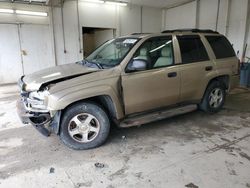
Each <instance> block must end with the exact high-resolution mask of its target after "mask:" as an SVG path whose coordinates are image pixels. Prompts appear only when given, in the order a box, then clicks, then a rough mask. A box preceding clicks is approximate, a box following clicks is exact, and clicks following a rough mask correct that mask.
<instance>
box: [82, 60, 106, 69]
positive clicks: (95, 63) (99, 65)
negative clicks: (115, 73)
mask: <svg viewBox="0 0 250 188" xmlns="http://www.w3.org/2000/svg"><path fill="white" fill-rule="evenodd" d="M84 61H85V64H86V63H90V64H94V65H96V66H97V67H98V68H99V69H103V66H102V64H100V63H97V62H92V61H88V60H86V59H84Z"/></svg>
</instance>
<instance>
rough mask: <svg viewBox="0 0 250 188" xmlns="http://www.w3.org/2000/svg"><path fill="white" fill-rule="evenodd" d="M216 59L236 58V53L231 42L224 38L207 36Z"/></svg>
mask: <svg viewBox="0 0 250 188" xmlns="http://www.w3.org/2000/svg"><path fill="white" fill-rule="evenodd" d="M206 39H207V40H208V42H209V44H210V45H211V47H212V49H213V51H214V54H215V57H216V59H222V58H227V57H234V56H235V52H234V49H233V47H232V45H231V44H230V42H229V41H228V40H227V39H226V37H224V36H206Z"/></svg>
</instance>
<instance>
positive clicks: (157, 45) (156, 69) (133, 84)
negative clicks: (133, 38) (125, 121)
mask: <svg viewBox="0 0 250 188" xmlns="http://www.w3.org/2000/svg"><path fill="white" fill-rule="evenodd" d="M133 59H142V60H144V61H146V62H147V64H148V66H147V70H143V71H137V72H132V73H124V74H123V75H122V87H123V97H124V106H125V113H126V115H128V114H132V113H136V112H144V111H148V110H154V109H157V108H161V107H165V106H168V105H172V104H176V103H177V102H178V100H179V94H180V91H179V84H180V74H179V70H178V69H179V68H178V66H176V65H175V64H174V55H173V46H172V37H170V36H169V37H161V38H159V37H157V38H152V39H149V40H148V41H146V42H145V43H143V44H142V46H141V47H140V48H139V49H138V50H137V51H136V53H135V54H134V56H133ZM131 62H132V60H131ZM131 62H129V63H131ZM128 66H129V65H128ZM125 72H126V71H125Z"/></svg>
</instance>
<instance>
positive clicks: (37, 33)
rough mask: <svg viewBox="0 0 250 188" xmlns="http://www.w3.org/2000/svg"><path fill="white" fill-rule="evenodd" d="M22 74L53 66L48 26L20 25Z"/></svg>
mask: <svg viewBox="0 0 250 188" xmlns="http://www.w3.org/2000/svg"><path fill="white" fill-rule="evenodd" d="M20 33H21V47H22V56H23V67H24V74H30V73H33V72H35V71H38V70H41V69H44V68H47V67H50V66H55V62H54V58H53V47H52V42H51V41H52V40H51V35H50V33H51V32H50V29H49V26H48V25H29V24H22V25H20Z"/></svg>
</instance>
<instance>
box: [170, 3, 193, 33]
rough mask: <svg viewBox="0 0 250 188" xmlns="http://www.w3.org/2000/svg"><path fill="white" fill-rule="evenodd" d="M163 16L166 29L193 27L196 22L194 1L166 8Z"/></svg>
mask: <svg viewBox="0 0 250 188" xmlns="http://www.w3.org/2000/svg"><path fill="white" fill-rule="evenodd" d="M165 17H166V18H165V28H166V29H176V28H179V29H181V28H194V27H195V23H196V1H194V2H191V3H186V4H184V5H182V6H178V7H174V8H171V9H167V11H166V12H165Z"/></svg>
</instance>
